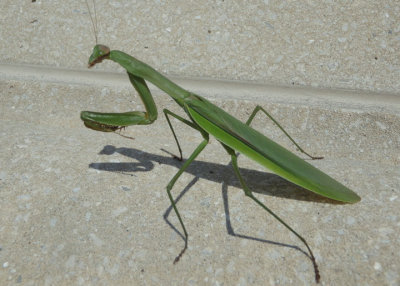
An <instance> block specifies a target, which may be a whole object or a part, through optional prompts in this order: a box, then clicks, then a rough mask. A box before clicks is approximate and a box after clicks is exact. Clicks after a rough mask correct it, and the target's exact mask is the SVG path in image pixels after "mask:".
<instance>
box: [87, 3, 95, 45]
mask: <svg viewBox="0 0 400 286" xmlns="http://www.w3.org/2000/svg"><path fill="white" fill-rule="evenodd" d="M85 2H86V6H87V8H88V11H89V16H90V20H91V22H92V27H93V32H94V38H95V40H96V45H97V13H96V2H95V1H94V0H93V1H92V2H93V10H94V12H93V13H94V20H93V16H92V12H91V11H90V7H89V3H88V1H87V0H86V1H85Z"/></svg>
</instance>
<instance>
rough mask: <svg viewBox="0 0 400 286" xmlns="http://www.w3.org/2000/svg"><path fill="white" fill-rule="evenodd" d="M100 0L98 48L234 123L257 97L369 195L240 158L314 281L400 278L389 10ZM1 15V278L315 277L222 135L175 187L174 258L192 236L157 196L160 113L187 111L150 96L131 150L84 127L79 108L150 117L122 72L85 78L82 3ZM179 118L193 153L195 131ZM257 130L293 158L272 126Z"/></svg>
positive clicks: (141, 281)
mask: <svg viewBox="0 0 400 286" xmlns="http://www.w3.org/2000/svg"><path fill="white" fill-rule="evenodd" d="M134 2H136V3H134ZM96 3H97V10H98V19H99V26H100V27H99V28H100V32H99V38H100V42H102V43H106V44H108V45H110V46H111V47H113V48H118V49H121V50H125V51H127V52H129V53H132V54H134V55H135V56H137V57H138V58H140V59H142V60H144V61H146V62H148V63H150V64H151V65H153V66H154V67H156V68H157V69H159V70H161V71H164V72H166V73H167V74H168V75H176V76H177V77H175V78H173V79H174V80H176V81H177V82H178V83H179V84H180V85H182V86H183V87H185V88H187V89H189V90H191V91H194V92H196V93H198V94H200V95H203V96H206V97H207V98H209V99H210V100H211V101H213V102H214V103H215V104H217V105H218V106H221V107H223V108H224V109H226V110H227V111H228V112H230V113H232V114H234V115H235V116H237V117H238V118H240V119H241V120H245V119H247V117H248V116H249V115H250V113H251V111H252V110H253V108H254V107H255V106H256V105H257V104H260V105H262V106H263V107H265V108H266V109H267V110H268V111H270V112H271V113H272V114H273V116H275V117H276V119H278V121H279V122H280V123H281V124H282V125H283V126H284V127H285V128H287V131H288V132H289V133H290V134H291V135H292V136H293V137H294V138H296V140H297V141H298V142H299V143H300V145H302V146H303V147H304V148H305V149H307V150H309V151H310V152H312V153H313V154H316V155H323V156H325V159H324V160H320V161H312V162H311V163H312V164H314V165H316V166H317V167H318V168H320V169H322V170H323V171H325V172H327V173H328V174H330V175H331V176H333V177H334V178H336V179H337V180H339V181H340V182H342V183H344V184H345V185H347V186H349V187H350V188H352V189H353V190H354V191H355V192H357V193H358V194H359V195H360V196H361V197H362V201H361V202H359V203H357V204H354V205H346V204H338V203H335V202H333V201H330V200H326V199H323V198H320V197H318V196H316V195H313V194H311V193H309V192H307V191H305V190H303V189H301V188H299V187H297V186H295V185H292V184H290V183H288V182H286V181H284V180H283V179H280V178H279V177H277V176H276V175H274V174H271V173H269V172H268V170H265V169H263V168H262V167H260V166H258V165H257V164H255V163H254V162H252V161H250V160H248V159H246V158H244V157H243V156H241V157H240V161H239V164H240V166H241V167H242V173H243V175H244V177H245V178H246V180H247V181H248V183H249V186H250V187H251V188H252V189H253V190H254V191H255V193H256V195H257V197H258V198H259V199H260V200H261V201H263V202H265V203H266V204H267V205H268V206H269V207H270V208H271V209H273V210H274V211H276V212H277V214H278V215H280V216H281V217H282V218H284V219H285V220H286V222H288V223H289V224H290V225H291V226H292V227H293V228H295V229H296V230H297V231H298V232H299V233H300V234H301V235H303V236H304V237H305V238H306V239H307V241H308V243H309V244H310V246H311V248H312V249H313V251H314V254H315V256H316V259H317V262H318V264H319V267H320V272H321V276H322V278H321V284H322V285H400V263H399V261H400V253H399V251H398V249H400V240H399V235H400V230H399V228H400V216H399V208H400V195H399V190H400V135H399V134H400V85H399V80H398V79H399V77H400V68H399V66H400V64H399V59H400V57H399V42H400V39H399V33H400V28H399V27H400V26H398V25H399V22H400V21H399V15H400V13H399V9H400V8H399V5H397V2H396V1H379V3H378V2H376V1H353V2H346V3H345V2H343V3H336V2H335V3H330V2H329V1H307V4H305V3H302V4H297V2H290V1H286V2H280V1H279V2H274V1H260V2H254V3H255V4H253V5H248V6H244V5H243V4H240V3H241V2H235V3H233V2H232V1H209V2H206V1H200V2H199V1H193V2H191V1H168V4H165V2H163V1H100V0H98V1H96ZM133 3H134V4H133ZM299 3H300V2H299ZM0 6H1V9H0V16H1V19H2V21H3V22H2V24H3V25H2V27H3V28H2V29H0V39H1V41H0V54H1V56H0V122H1V124H0V135H1V136H0V140H1V141H0V144H1V147H2V148H1V149H0V285H311V284H314V273H313V268H312V264H311V262H310V260H309V259H308V258H307V256H306V255H305V254H304V252H303V251H305V250H306V249H305V248H304V246H303V244H302V243H301V242H300V241H299V240H298V239H297V238H296V237H295V236H294V235H292V234H290V233H289V232H288V231H287V230H286V229H284V227H283V226H281V225H279V223H278V222H277V221H276V220H274V219H273V218H272V217H271V216H270V215H268V214H267V213H266V212H265V211H263V210H262V209H261V208H260V207H258V206H257V205H255V204H254V203H253V202H252V201H250V200H248V199H246V198H245V196H244V194H243V192H242V190H241V189H240V186H239V183H238V181H237V179H236V177H235V176H234V174H233V171H232V169H231V167H230V166H229V157H228V156H227V155H226V154H225V152H224V150H223V149H222V148H221V147H220V146H219V145H218V144H217V142H215V140H211V143H210V144H209V146H207V148H206V149H205V151H204V152H203V153H202V154H201V155H200V156H199V158H198V160H196V162H194V163H193V164H192V165H191V167H190V168H189V169H188V170H187V172H186V173H185V174H184V175H182V177H181V178H180V179H179V181H178V182H177V184H176V186H175V188H174V189H173V193H174V196H175V197H177V198H179V202H178V208H179V209H180V212H181V215H182V216H183V220H184V222H185V224H186V227H187V230H188V232H189V235H190V237H189V248H188V250H187V251H186V253H185V254H184V256H183V257H182V259H181V261H180V262H179V263H178V264H176V265H173V264H172V262H173V260H174V258H175V257H176V255H177V254H178V253H179V252H180V250H181V248H182V247H183V240H182V238H181V236H180V233H181V228H180V225H179V222H178V220H177V218H176V216H175V214H174V213H173V212H171V205H170V203H169V200H168V198H167V195H166V192H165V186H166V185H167V183H168V182H169V180H170V179H171V178H172V177H173V175H174V174H175V173H176V172H177V170H178V169H179V167H180V166H181V163H179V162H177V161H176V160H174V159H172V157H171V155H170V153H176V152H177V150H176V146H175V143H174V140H173V137H172V135H171V133H170V130H169V129H168V125H167V123H166V121H165V119H164V117H163V115H162V112H161V110H162V108H168V109H171V110H173V111H176V112H179V113H181V111H180V110H179V109H177V107H176V104H174V102H173V101H172V100H171V99H170V98H169V97H167V96H166V95H165V94H162V93H161V92H160V91H158V90H156V89H154V88H152V90H153V91H154V94H155V100H156V103H157V106H158V107H159V112H160V113H161V114H160V117H159V120H157V121H156V122H155V123H154V124H153V125H151V126H136V127H130V128H127V129H126V130H124V131H122V135H125V136H129V137H134V140H131V139H127V138H124V137H121V136H118V135H116V134H104V133H100V132H95V131H92V130H88V129H86V128H84V126H83V124H82V122H81V120H80V119H79V112H80V111H81V110H96V111H114V112H120V111H121V112H122V111H129V110H143V107H142V104H141V102H140V99H139V98H138V97H137V96H136V95H135V94H134V91H133V89H132V87H131V86H130V85H129V81H128V79H127V77H126V75H124V74H122V73H117V72H115V71H121V69H119V68H118V67H117V66H116V65H112V64H109V63H104V64H102V65H101V66H99V68H98V70H106V71H108V72H102V71H96V70H91V71H87V70H86V69H85V66H86V62H87V58H88V55H89V54H90V52H91V49H92V46H93V42H94V39H93V34H92V32H91V30H90V29H91V26H90V22H89V18H88V14H87V8H86V6H85V4H84V2H83V1H63V2H62V4H60V3H59V2H54V3H53V2H51V1H40V0H37V1H36V2H35V3H32V1H24V2H23V3H17V2H15V1H10V0H5V1H2V3H1V4H0ZM375 57H376V59H375ZM110 71H111V72H110ZM193 77H194V78H193ZM210 78H213V80H210ZM216 79H227V80H216ZM239 80H246V81H245V82H243V81H239ZM292 83H293V84H292ZM282 85H284V86H291V87H283V86H282ZM300 86H304V87H300ZM310 87H314V88H310ZM315 87H319V89H317V88H315ZM331 87H333V88H336V89H329V88H331ZM320 88H324V89H320ZM337 89H340V90H337ZM343 89H351V90H348V91H345V90H343ZM174 124H175V126H177V129H178V136H179V138H180V139H181V143H182V147H183V151H184V156H185V157H187V156H188V155H189V154H190V153H191V152H192V150H193V149H194V148H195V147H196V146H197V144H198V143H199V142H200V140H201V136H200V135H199V134H198V133H196V132H195V131H193V130H191V129H189V128H187V127H185V126H182V125H181V124H179V122H174ZM254 127H255V128H256V129H258V130H260V131H261V132H263V133H264V134H267V135H268V136H269V137H271V138H273V139H274V140H276V141H277V142H279V143H280V144H282V145H284V146H286V147H287V148H289V149H290V150H294V148H293V146H292V145H291V144H290V142H289V141H288V140H287V138H285V136H284V135H282V134H281V132H279V130H277V128H275V127H274V126H273V125H272V123H270V122H269V121H267V120H266V119H265V118H263V117H262V116H260V117H257V118H256V120H255V122H254Z"/></svg>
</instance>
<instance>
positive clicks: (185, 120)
mask: <svg viewBox="0 0 400 286" xmlns="http://www.w3.org/2000/svg"><path fill="white" fill-rule="evenodd" d="M163 112H164V115H165V118H166V119H167V122H168V126H169V128H170V129H171V131H172V135H174V139H175V142H176V145H177V146H178V150H179V157H178V156H176V155H173V156H174V158H175V159H178V160H179V161H182V149H181V145H180V144H179V141H178V137H176V134H175V131H174V128H173V127H172V124H171V121H170V120H169V117H168V116H169V115H170V116H172V117H175V118H176V119H178V120H180V121H181V122H183V123H185V124H186V125H189V126H190V127H192V128H194V129H196V130H199V128H198V127H197V126H196V125H195V124H193V123H192V122H190V121H189V120H187V119H185V118H183V117H181V116H179V115H178V114H175V113H173V112H172V111H170V110H168V109H163Z"/></svg>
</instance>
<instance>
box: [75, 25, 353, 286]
mask: <svg viewBox="0 0 400 286" xmlns="http://www.w3.org/2000/svg"><path fill="white" fill-rule="evenodd" d="M92 23H93V19H92ZM96 38H97V36H96ZM96 41H97V39H96ZM103 60H111V61H114V62H116V63H118V64H120V65H121V66H122V67H123V68H125V69H126V71H127V73H128V77H129V80H130V82H131V84H132V85H133V87H134V88H135V89H136V91H137V93H138V94H139V96H140V98H141V99H142V101H143V105H144V108H145V110H146V111H144V112H143V111H130V112H125V113H100V112H91V111H82V112H81V119H82V120H83V122H84V124H85V126H86V127H88V128H90V129H93V130H97V131H102V132H114V131H117V130H119V129H121V128H124V127H127V126H130V125H148V124H152V123H153V122H154V121H155V120H156V119H157V116H158V113H157V107H156V105H155V102H154V100H153V97H152V94H151V92H150V90H149V88H148V86H147V84H146V81H148V82H151V83H152V84H154V85H155V86H156V87H158V88H159V89H161V90H162V91H164V92H165V93H166V94H168V95H169V96H170V97H171V98H172V99H173V100H174V101H175V102H176V103H177V104H178V105H179V106H180V107H181V108H182V109H183V111H184V112H185V114H186V116H187V118H184V117H182V116H180V115H178V114H175V113H173V112H172V111H170V110H168V109H164V110H163V113H164V115H165V117H166V120H167V122H168V125H169V127H170V129H171V131H172V135H173V137H174V139H175V142H176V144H177V146H178V150H179V154H180V155H179V157H178V156H176V158H177V159H179V160H182V158H183V157H182V149H181V146H180V144H179V141H178V138H177V136H176V134H175V131H174V128H173V126H172V124H171V120H170V117H173V118H175V119H177V120H179V121H181V122H182V123H184V124H186V125H188V126H190V127H191V128H193V129H194V130H196V131H198V132H199V133H200V134H201V136H202V137H203V140H202V142H201V143H200V144H199V145H198V146H197V147H196V149H195V150H194V151H193V153H192V154H191V155H190V156H189V158H188V159H187V160H186V161H185V162H184V163H183V165H182V167H181V168H180V169H179V171H178V172H177V173H176V174H175V176H174V177H173V178H172V179H171V180H170V182H169V183H168V184H167V186H166V191H167V194H168V197H169V200H170V202H171V205H172V207H173V209H174V211H175V214H176V216H177V217H178V219H179V222H180V225H181V227H182V229H183V232H184V237H185V239H184V243H185V244H184V247H183V249H182V250H181V252H180V253H179V255H178V256H177V257H176V258H175V260H174V263H176V262H178V261H179V259H180V258H181V257H182V255H183V253H184V252H185V250H186V249H187V246H188V237H189V235H188V232H187V231H186V227H185V224H184V223H183V220H182V218H181V215H180V213H179V211H178V208H177V206H176V204H175V200H174V198H173V197H172V194H171V190H172V188H173V186H174V184H175V182H176V181H177V180H178V179H179V177H180V176H181V175H182V173H184V172H185V170H186V168H187V167H188V166H189V165H190V164H191V163H192V162H193V161H194V160H195V159H196V157H197V156H198V155H199V154H200V153H201V152H202V151H203V150H204V148H205V147H206V145H207V144H208V142H209V137H210V135H212V136H213V137H214V138H215V139H216V140H218V141H219V143H221V145H222V147H223V148H224V149H225V151H226V152H227V153H228V155H229V156H230V157H231V160H232V161H231V162H232V167H233V171H234V173H235V174H236V176H237V178H238V179H239V182H240V185H241V187H242V189H243V190H244V193H245V195H246V196H247V197H249V198H251V199H252V200H253V201H255V202H256V203H257V204H258V205H259V206H261V207H262V208H263V209H264V210H266V211H267V212H268V213H270V214H271V215H272V216H273V217H274V218H275V219H277V220H278V221H279V222H280V223H281V224H283V225H284V226H285V227H286V228H287V229H289V230H290V231H291V232H292V233H293V234H295V235H296V236H297V237H298V238H299V239H300V240H301V241H302V242H303V243H304V245H305V246H306V248H307V250H308V252H309V258H310V259H311V261H312V263H313V266H314V272H315V280H316V282H317V283H318V282H319V281H320V274H319V270H318V265H317V262H316V260H315V257H314V254H313V252H312V250H311V248H310V247H309V245H308V243H307V241H306V240H305V239H304V238H303V237H302V236H301V235H299V234H298V233H297V232H296V231H295V230H294V229H293V228H292V227H290V226H289V225H288V224H287V223H286V222H285V221H283V220H282V219H281V218H280V217H279V216H278V215H276V214H275V213H274V212H273V211H272V210H270V209H269V208H268V207H267V206H266V205H265V204H264V203H262V202H261V201H260V200H258V199H257V198H256V197H255V196H254V195H253V193H252V191H251V190H250V189H249V188H248V187H247V185H246V182H245V180H244V179H243V177H242V176H241V174H240V170H239V167H238V162H237V158H238V154H237V152H238V153H241V154H244V155H245V156H247V157H249V158H250V159H252V160H254V161H256V162H257V163H259V164H261V165H262V166H264V167H265V168H267V169H269V170H271V171H273V172H274V173H275V174H277V175H279V176H281V177H282V178H284V179H286V180H288V181H290V182H292V183H294V184H297V185H299V186H301V187H303V188H305V189H307V190H310V191H312V192H314V193H316V194H319V195H321V196H324V197H327V198H330V199H333V200H337V201H341V202H345V203H356V202H358V201H360V199H361V198H360V197H359V196H358V195H357V194H356V193H355V192H353V191H352V190H350V189H349V188H347V187H346V186H344V185H343V184H341V183H339V182H338V181H336V180H335V179H333V178H332V177H330V176H329V175H327V174H325V173H324V172H322V171H320V170H319V169H317V168H315V167H314V166H313V165H311V164H309V163H307V162H306V161H304V160H303V159H301V158H300V157H298V156H296V155H295V154H293V153H291V152H290V151H288V150H287V149H285V148H284V147H282V146H280V145H279V144H277V143H275V142H274V141H272V140H271V139H269V138H267V137H266V136H264V135H263V134H261V133H260V132H258V131H257V130H255V129H253V128H252V127H250V124H251V122H252V121H253V119H254V117H255V116H256V114H257V113H258V112H260V111H261V112H263V113H264V114H265V115H266V116H267V117H268V118H269V119H271V120H272V121H273V122H274V123H275V124H276V125H277V126H278V127H279V128H280V129H281V130H282V132H283V133H284V134H285V135H286V136H288V138H289V139H290V140H291V141H292V142H293V143H294V145H295V146H296V147H297V148H298V149H299V151H300V152H302V153H303V154H305V155H306V156H308V157H310V158H311V159H321V158H322V157H313V156H311V155H310V154H308V153H307V152H305V151H304V150H303V149H302V148H301V147H300V146H299V145H298V144H297V143H296V142H295V140H293V139H292V137H291V136H290V135H289V134H288V133H287V132H286V131H285V130H284V128H283V127H282V126H281V125H280V124H279V123H278V122H277V121H276V120H275V119H274V118H273V117H272V116H271V115H270V114H269V113H268V112H267V111H266V110H264V109H263V108H262V107H261V106H256V107H255V109H254V111H253V112H252V113H251V115H250V117H249V119H248V120H247V121H246V122H245V123H243V122H242V121H240V120H238V119H237V118H235V117H233V116H232V115H230V114H228V113H227V112H225V111H224V110H222V109H221V108H219V107H218V106H216V105H214V104H213V103H211V102H210V101H208V100H207V99H205V98H203V97H201V96H199V95H196V94H194V93H192V92H190V91H187V90H185V89H183V88H182V87H180V86H178V85H177V84H175V83H174V82H172V81H171V80H169V79H168V78H166V77H165V76H163V75H162V74H161V73H159V72H157V71H156V70H155V69H153V68H152V67H150V66H149V65H147V64H146V63H144V62H141V61H140V60H138V59H136V58H134V57H132V56H130V55H128V54H126V53H124V52H121V51H118V50H110V49H109V48H108V47H107V46H104V45H96V46H95V47H94V49H93V52H92V54H91V56H90V58H89V64H88V66H89V67H93V66H94V65H96V64H98V63H101V62H102V61H103Z"/></svg>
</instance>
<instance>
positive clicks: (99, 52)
mask: <svg viewBox="0 0 400 286" xmlns="http://www.w3.org/2000/svg"><path fill="white" fill-rule="evenodd" d="M109 55H110V48H109V47H107V46H104V45H96V46H94V48H93V52H92V54H91V55H90V58H89V64H88V67H89V68H91V67H92V66H94V65H95V64H97V63H101V62H102V61H103V59H107V58H108V56H109Z"/></svg>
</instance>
